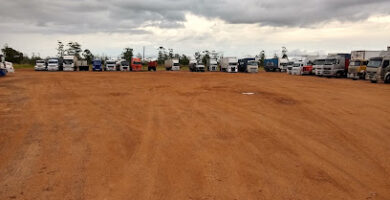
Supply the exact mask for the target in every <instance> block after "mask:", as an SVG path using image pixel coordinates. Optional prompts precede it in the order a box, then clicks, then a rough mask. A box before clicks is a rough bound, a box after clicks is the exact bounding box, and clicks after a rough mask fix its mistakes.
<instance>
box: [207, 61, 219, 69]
mask: <svg viewBox="0 0 390 200" xmlns="http://www.w3.org/2000/svg"><path fill="white" fill-rule="evenodd" d="M207 69H208V70H209V71H210V72H216V71H218V62H217V59H216V58H210V59H208V60H207Z"/></svg>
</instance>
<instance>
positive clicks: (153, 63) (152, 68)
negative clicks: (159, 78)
mask: <svg viewBox="0 0 390 200" xmlns="http://www.w3.org/2000/svg"><path fill="white" fill-rule="evenodd" d="M148 71H157V61H150V62H149V63H148Z"/></svg>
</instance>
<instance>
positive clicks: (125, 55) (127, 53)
mask: <svg viewBox="0 0 390 200" xmlns="http://www.w3.org/2000/svg"><path fill="white" fill-rule="evenodd" d="M132 58H133V49H132V48H125V49H124V50H123V52H122V59H125V60H127V61H128V62H131V59H132Z"/></svg>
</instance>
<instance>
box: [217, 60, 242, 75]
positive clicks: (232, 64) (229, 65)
mask: <svg viewBox="0 0 390 200" xmlns="http://www.w3.org/2000/svg"><path fill="white" fill-rule="evenodd" d="M221 71H223V72H230V73H237V72H238V59H237V58H236V57H225V58H222V60H221Z"/></svg>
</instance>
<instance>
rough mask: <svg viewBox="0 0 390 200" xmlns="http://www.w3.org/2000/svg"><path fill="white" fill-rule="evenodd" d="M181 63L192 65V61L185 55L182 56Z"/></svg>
mask: <svg viewBox="0 0 390 200" xmlns="http://www.w3.org/2000/svg"><path fill="white" fill-rule="evenodd" d="M179 62H180V64H181V65H188V64H190V59H189V58H188V56H186V55H184V54H183V55H181V56H180V58H179Z"/></svg>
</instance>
